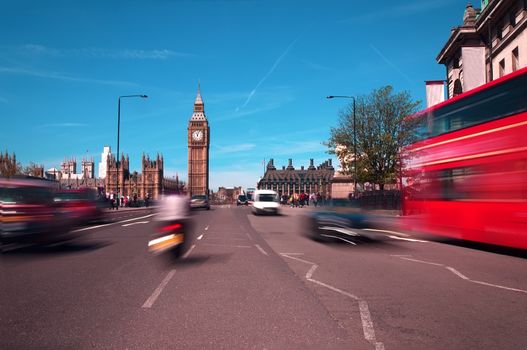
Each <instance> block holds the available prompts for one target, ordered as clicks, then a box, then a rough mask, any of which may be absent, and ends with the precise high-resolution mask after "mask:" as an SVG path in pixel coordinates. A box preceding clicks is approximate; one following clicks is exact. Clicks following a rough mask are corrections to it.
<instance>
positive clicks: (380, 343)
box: [0, 206, 527, 349]
mask: <svg viewBox="0 0 527 350" xmlns="http://www.w3.org/2000/svg"><path fill="white" fill-rule="evenodd" d="M306 210H307V209H306V208H304V209H300V208H295V209H292V208H286V209H285V210H284V215H282V216H277V217H272V216H253V215H251V214H250V211H249V209H248V208H245V207H235V206H232V207H230V206H223V207H213V208H212V209H211V210H210V211H199V212H196V213H195V216H194V223H195V227H194V233H195V241H194V246H193V247H192V249H191V251H190V252H189V254H188V255H187V257H186V258H185V259H181V260H180V261H177V262H174V261H169V260H167V259H162V258H160V257H153V256H151V255H150V254H149V253H148V252H147V249H146V248H147V241H148V238H149V234H150V232H152V231H153V230H154V227H155V222H154V221H153V219H154V217H153V216H152V212H151V211H149V210H142V211H129V212H124V211H121V212H119V213H112V214H111V215H112V216H113V218H114V220H113V222H111V223H109V224H105V225H99V226H92V227H89V228H88V229H86V230H84V231H80V232H78V233H79V236H80V237H79V239H78V240H76V241H73V242H70V243H68V244H64V245H58V246H52V247H26V248H20V249H15V250H11V251H8V252H6V253H5V254H3V255H2V256H1V257H0V349H175V348H177V349H204V348H210V349H521V348H527V322H525V317H526V315H527V278H526V277H527V274H526V272H525V271H527V269H526V267H527V259H526V258H525V256H523V255H522V253H520V254H513V253H514V252H510V251H498V252H496V251H488V250H484V249H481V247H479V246H478V247H475V246H473V245H468V246H467V245H464V246H460V245H456V244H450V243H448V244H447V243H438V242H432V241H429V240H422V239H414V238H415V237H406V236H403V237H398V236H395V235H393V234H390V233H387V234H386V236H385V235H382V236H381V238H382V239H378V240H375V241H370V242H364V243H360V244H358V245H351V244H347V243H341V244H336V243H333V244H320V243H317V242H314V241H311V240H309V239H307V238H305V237H304V236H303V235H302V233H303V231H302V230H303V229H302V225H301V223H302V221H303V215H302V214H304V213H305V212H306ZM389 236H391V237H389ZM401 238H404V239H401ZM475 248H478V249H475ZM516 253H517V252H516Z"/></svg>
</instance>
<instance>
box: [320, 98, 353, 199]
mask: <svg viewBox="0 0 527 350" xmlns="http://www.w3.org/2000/svg"><path fill="white" fill-rule="evenodd" d="M326 98H327V99H332V98H351V99H352V100H353V197H356V195H357V119H356V116H355V104H356V102H355V97H354V96H333V95H330V96H327V97H326Z"/></svg>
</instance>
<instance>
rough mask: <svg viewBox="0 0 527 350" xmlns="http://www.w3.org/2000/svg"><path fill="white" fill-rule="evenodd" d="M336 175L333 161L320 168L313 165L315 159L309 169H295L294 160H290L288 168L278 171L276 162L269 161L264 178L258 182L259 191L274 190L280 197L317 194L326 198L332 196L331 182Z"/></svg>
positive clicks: (311, 161)
mask: <svg viewBox="0 0 527 350" xmlns="http://www.w3.org/2000/svg"><path fill="white" fill-rule="evenodd" d="M334 175H335V168H334V167H333V165H332V164H331V159H329V160H327V161H325V162H324V163H322V164H321V165H319V166H318V167H315V166H314V164H313V159H310V161H309V167H308V168H307V169H305V168H304V166H302V167H300V169H299V170H298V169H295V168H294V167H293V160H292V159H289V164H288V165H287V168H286V167H285V166H283V167H282V170H277V169H276V167H275V166H274V160H273V159H271V160H269V163H268V164H267V169H266V171H265V175H264V177H263V178H262V179H261V180H260V181H259V182H258V189H259V190H273V191H275V192H277V193H278V194H279V195H280V196H283V195H287V196H290V195H291V194H293V193H302V192H304V193H317V192H320V194H321V195H322V196H324V197H327V196H330V197H331V195H332V193H331V182H332V181H333V176H334Z"/></svg>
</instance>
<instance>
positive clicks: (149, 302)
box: [143, 270, 176, 309]
mask: <svg viewBox="0 0 527 350" xmlns="http://www.w3.org/2000/svg"><path fill="white" fill-rule="evenodd" d="M175 273H176V270H172V271H170V272H169V273H168V275H167V276H166V277H165V279H164V280H163V281H162V282H161V284H160V285H159V286H158V287H157V288H156V289H155V290H154V292H153V293H152V295H151V296H150V297H149V298H148V299H147V300H146V301H145V303H144V304H143V308H145V309H149V308H151V307H152V305H154V303H155V302H156V300H157V298H158V297H159V295H160V294H161V292H162V291H163V289H164V288H165V287H166V286H167V284H168V282H170V280H171V279H172V277H174V274H175Z"/></svg>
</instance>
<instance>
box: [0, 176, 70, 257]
mask: <svg viewBox="0 0 527 350" xmlns="http://www.w3.org/2000/svg"><path fill="white" fill-rule="evenodd" d="M55 187H56V183H55V182H52V181H45V180H35V179H28V178H0V214H1V215H0V250H1V248H2V245H4V244H9V243H49V242H55V241H61V240H65V239H69V238H70V235H68V233H69V231H70V228H71V224H72V222H71V221H70V220H69V218H68V217H67V216H66V215H65V213H64V212H63V210H62V209H61V208H60V206H59V205H57V203H55V201H54V194H55Z"/></svg>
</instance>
